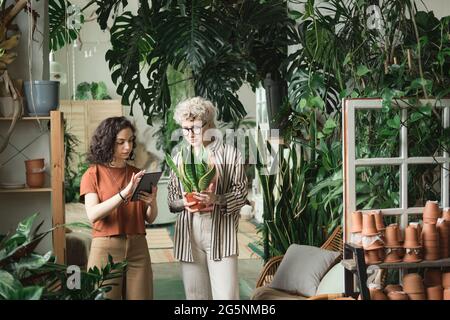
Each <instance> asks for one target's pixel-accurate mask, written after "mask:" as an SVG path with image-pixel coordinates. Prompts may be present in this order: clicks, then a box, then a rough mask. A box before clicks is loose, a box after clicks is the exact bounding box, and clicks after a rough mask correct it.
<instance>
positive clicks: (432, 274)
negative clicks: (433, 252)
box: [423, 269, 444, 300]
mask: <svg viewBox="0 0 450 320" xmlns="http://www.w3.org/2000/svg"><path fill="white" fill-rule="evenodd" d="M423 283H424V285H425V288H426V292H427V299H428V300H442V299H443V294H444V289H443V286H442V273H441V271H440V270H438V269H427V270H425V275H424V279H423Z"/></svg>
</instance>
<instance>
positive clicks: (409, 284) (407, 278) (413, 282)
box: [403, 273, 425, 295]
mask: <svg viewBox="0 0 450 320" xmlns="http://www.w3.org/2000/svg"><path fill="white" fill-rule="evenodd" d="M403 290H404V291H405V292H406V293H408V295H409V294H414V293H415V294H424V293H425V287H424V285H423V280H422V277H421V276H420V274H418V273H408V274H405V275H404V276H403Z"/></svg>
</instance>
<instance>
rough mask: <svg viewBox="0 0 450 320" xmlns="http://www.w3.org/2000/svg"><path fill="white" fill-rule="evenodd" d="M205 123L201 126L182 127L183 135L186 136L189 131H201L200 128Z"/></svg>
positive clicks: (198, 132) (196, 132) (197, 132)
mask: <svg viewBox="0 0 450 320" xmlns="http://www.w3.org/2000/svg"><path fill="white" fill-rule="evenodd" d="M205 125H206V123H204V124H203V125H202V126H201V127H200V126H193V127H190V128H182V129H183V135H185V136H188V135H189V133H190V132H191V131H192V132H193V133H194V134H200V133H201V132H202V128H203V127H204V126H205Z"/></svg>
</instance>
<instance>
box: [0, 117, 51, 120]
mask: <svg viewBox="0 0 450 320" xmlns="http://www.w3.org/2000/svg"><path fill="white" fill-rule="evenodd" d="M0 120H5V121H11V120H13V118H3V117H0ZM20 120H50V117H49V116H45V117H44V116H38V117H22V118H20V119H19V121H20Z"/></svg>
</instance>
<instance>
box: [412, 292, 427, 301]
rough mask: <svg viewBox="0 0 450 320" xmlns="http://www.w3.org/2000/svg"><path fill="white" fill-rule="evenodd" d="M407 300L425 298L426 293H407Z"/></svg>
mask: <svg viewBox="0 0 450 320" xmlns="http://www.w3.org/2000/svg"><path fill="white" fill-rule="evenodd" d="M408 298H409V300H427V295H426V293H425V292H423V293H408Z"/></svg>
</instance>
